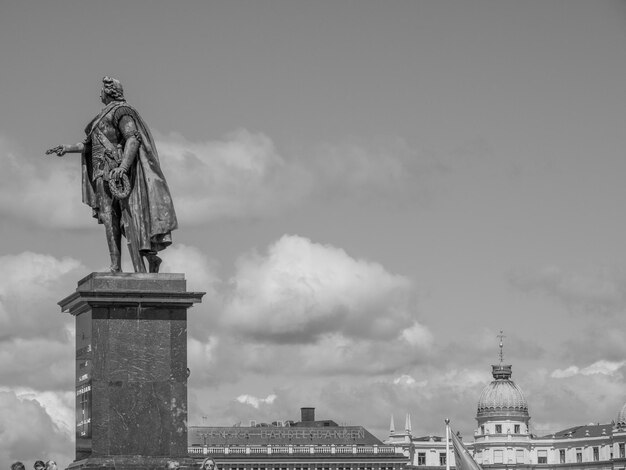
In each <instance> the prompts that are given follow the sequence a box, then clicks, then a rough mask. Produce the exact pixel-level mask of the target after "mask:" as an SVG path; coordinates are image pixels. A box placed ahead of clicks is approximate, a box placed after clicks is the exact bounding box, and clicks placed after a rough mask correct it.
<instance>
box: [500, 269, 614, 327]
mask: <svg viewBox="0 0 626 470" xmlns="http://www.w3.org/2000/svg"><path fill="white" fill-rule="evenodd" d="M509 280H510V282H511V284H512V285H513V286H515V287H517V288H518V289H520V290H522V291H524V292H538V293H541V294H544V295H547V296H550V297H552V298H555V299H557V300H559V301H560V302H562V303H563V304H564V305H565V306H566V307H567V308H568V309H569V310H570V311H572V312H579V313H586V314H605V315H613V314H618V313H619V314H621V313H622V312H623V311H624V310H625V309H626V273H625V272H624V270H623V269H620V268H611V267H603V268H600V269H597V270H596V271H595V272H592V273H568V272H565V271H564V270H563V269H561V268H559V267H557V266H547V267H545V268H543V269H541V270H538V271H528V270H527V271H522V270H519V271H516V272H513V273H511V274H510V275H509Z"/></svg>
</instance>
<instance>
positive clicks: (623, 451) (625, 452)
mask: <svg viewBox="0 0 626 470" xmlns="http://www.w3.org/2000/svg"><path fill="white" fill-rule="evenodd" d="M619 458H620V459H624V458H626V445H625V444H624V443H623V442H621V443H620V445H619Z"/></svg>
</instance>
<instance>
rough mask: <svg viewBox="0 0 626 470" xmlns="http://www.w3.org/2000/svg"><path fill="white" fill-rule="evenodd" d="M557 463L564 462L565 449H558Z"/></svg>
mask: <svg viewBox="0 0 626 470" xmlns="http://www.w3.org/2000/svg"><path fill="white" fill-rule="evenodd" d="M559 463H565V449H560V450H559Z"/></svg>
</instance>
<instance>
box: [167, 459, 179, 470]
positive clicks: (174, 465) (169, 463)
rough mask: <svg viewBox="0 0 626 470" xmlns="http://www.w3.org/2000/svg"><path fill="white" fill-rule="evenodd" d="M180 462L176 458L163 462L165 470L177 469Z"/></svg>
mask: <svg viewBox="0 0 626 470" xmlns="http://www.w3.org/2000/svg"><path fill="white" fill-rule="evenodd" d="M179 468H180V464H179V463H178V462H177V461H176V460H168V461H167V463H166V464H165V470H178V469H179Z"/></svg>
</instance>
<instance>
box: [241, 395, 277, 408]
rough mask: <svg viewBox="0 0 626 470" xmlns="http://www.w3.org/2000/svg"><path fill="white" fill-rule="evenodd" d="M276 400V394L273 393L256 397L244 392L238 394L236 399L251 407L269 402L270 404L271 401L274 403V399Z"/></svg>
mask: <svg viewBox="0 0 626 470" xmlns="http://www.w3.org/2000/svg"><path fill="white" fill-rule="evenodd" d="M275 400H276V395H275V394H273V393H272V394H270V395H268V396H267V397H265V398H258V397H255V396H253V395H248V394H244V395H239V396H238V397H237V401H238V402H239V403H243V404H245V405H250V406H252V407H253V408H257V409H258V408H259V407H260V406H261V405H264V404H269V405H271V404H272V403H274V401H275Z"/></svg>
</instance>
